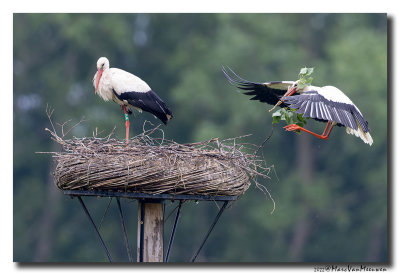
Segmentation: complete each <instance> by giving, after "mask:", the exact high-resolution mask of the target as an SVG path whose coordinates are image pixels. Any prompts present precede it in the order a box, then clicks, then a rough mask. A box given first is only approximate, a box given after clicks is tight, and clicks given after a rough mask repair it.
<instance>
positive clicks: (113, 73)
mask: <svg viewBox="0 0 400 275" xmlns="http://www.w3.org/2000/svg"><path fill="white" fill-rule="evenodd" d="M93 86H94V87H95V94H96V93H98V95H99V96H100V97H101V98H102V99H104V100H105V101H109V100H113V101H114V102H116V103H118V104H119V105H121V109H122V110H123V111H124V114H125V120H126V123H125V126H126V142H127V143H128V140H129V118H128V114H132V111H131V110H130V109H129V107H134V108H136V109H137V110H139V111H140V112H141V111H142V110H143V111H146V112H149V113H151V114H153V115H154V116H156V117H158V118H159V119H160V120H161V121H162V122H163V123H164V124H167V122H168V120H170V119H171V118H172V117H173V116H172V112H171V110H170V109H169V108H168V107H167V105H166V104H165V103H164V102H163V101H162V100H161V98H160V97H159V96H158V95H157V94H156V93H155V92H154V91H153V90H152V89H151V88H150V87H149V85H147V83H146V82H144V81H143V80H142V79H140V78H139V77H137V76H135V75H133V74H131V73H128V72H126V71H124V70H121V69H117V68H110V63H109V61H108V59H107V58H106V57H100V58H99V60H97V72H96V74H95V75H94V77H93Z"/></svg>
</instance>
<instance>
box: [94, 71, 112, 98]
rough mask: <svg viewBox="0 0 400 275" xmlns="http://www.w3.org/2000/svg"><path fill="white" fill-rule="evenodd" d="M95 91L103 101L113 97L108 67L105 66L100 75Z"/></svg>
mask: <svg viewBox="0 0 400 275" xmlns="http://www.w3.org/2000/svg"><path fill="white" fill-rule="evenodd" d="M97 93H98V94H99V96H100V97H101V98H102V99H104V100H105V101H109V100H111V99H112V98H113V91H112V85H111V72H110V69H109V68H105V69H104V71H103V73H102V75H101V78H100V82H99V88H98V90H97Z"/></svg>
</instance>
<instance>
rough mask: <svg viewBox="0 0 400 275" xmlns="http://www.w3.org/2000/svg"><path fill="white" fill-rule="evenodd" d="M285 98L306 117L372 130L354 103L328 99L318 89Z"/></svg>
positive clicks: (365, 130) (290, 105)
mask: <svg viewBox="0 0 400 275" xmlns="http://www.w3.org/2000/svg"><path fill="white" fill-rule="evenodd" d="M283 99H284V100H285V102H286V104H288V105H289V107H290V108H293V109H296V113H300V114H303V115H304V116H305V117H311V118H313V119H315V120H318V121H329V120H330V121H334V122H336V123H337V125H338V126H346V127H350V128H352V129H355V130H357V129H358V124H360V126H361V128H362V130H363V131H364V132H365V133H368V132H369V131H370V128H369V126H368V122H367V121H366V120H365V119H364V118H363V116H362V115H361V113H360V112H359V111H358V109H357V108H356V107H355V106H354V105H351V104H347V103H342V102H335V101H332V100H328V99H326V98H325V97H323V96H322V95H320V94H318V93H317V92H316V91H309V92H305V93H302V94H301V95H295V96H290V97H287V98H283ZM311 111H312V114H311Z"/></svg>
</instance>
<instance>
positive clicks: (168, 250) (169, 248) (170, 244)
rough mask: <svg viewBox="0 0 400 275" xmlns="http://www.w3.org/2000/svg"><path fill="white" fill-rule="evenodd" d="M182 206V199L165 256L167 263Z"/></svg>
mask: <svg viewBox="0 0 400 275" xmlns="http://www.w3.org/2000/svg"><path fill="white" fill-rule="evenodd" d="M181 206H182V200H180V201H179V206H178V211H177V212H176V217H175V222H174V227H173V228H172V233H171V238H170V240H169V244H168V249H167V255H166V256H165V262H166V263H167V262H168V259H169V252H170V250H171V247H172V243H173V242H174V238H175V231H176V225H177V224H178V219H179V216H180V214H181Z"/></svg>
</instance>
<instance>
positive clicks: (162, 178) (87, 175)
mask: <svg viewBox="0 0 400 275" xmlns="http://www.w3.org/2000/svg"><path fill="white" fill-rule="evenodd" d="M53 129H54V128H53ZM156 129H157V128H155V129H152V130H149V131H144V132H143V133H142V134H140V135H137V136H135V137H134V138H132V139H130V140H129V144H128V145H127V144H126V143H125V141H121V140H117V139H115V138H111V135H112V134H110V135H109V136H107V137H104V138H98V137H84V138H75V137H74V138H72V139H63V138H61V137H59V136H58V135H57V133H56V131H55V130H54V131H51V130H49V129H46V130H48V131H49V132H50V133H51V135H52V139H53V140H55V141H56V142H57V143H59V144H60V145H61V146H62V149H61V151H60V152H51V153H52V155H53V157H54V158H55V160H56V162H57V166H56V169H55V172H54V178H55V182H56V185H57V187H58V188H60V189H63V190H75V189H83V190H94V189H96V190H118V191H124V192H140V193H149V194H161V193H168V194H198V195H227V196H236V195H242V194H243V193H244V192H245V191H246V190H247V189H248V188H249V186H250V179H251V180H253V181H255V182H256V177H257V176H261V177H268V173H269V171H270V168H268V167H265V165H264V161H263V160H261V159H259V158H258V157H257V155H256V154H255V153H254V152H255V148H256V146H255V145H251V144H246V143H237V140H238V139H240V137H239V138H231V139H227V140H224V141H219V140H218V139H217V138H214V139H210V140H207V141H203V142H198V143H191V144H178V143H176V142H174V141H171V140H166V139H164V138H153V137H151V135H152V134H154V132H155V130H156ZM249 151H250V152H253V153H248V152H249ZM256 184H257V186H258V183H257V182H256Z"/></svg>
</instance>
